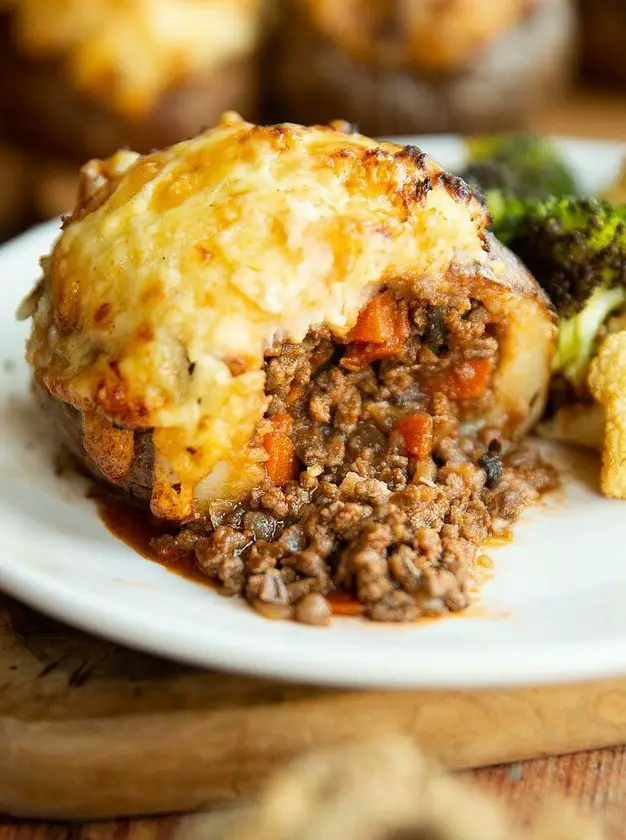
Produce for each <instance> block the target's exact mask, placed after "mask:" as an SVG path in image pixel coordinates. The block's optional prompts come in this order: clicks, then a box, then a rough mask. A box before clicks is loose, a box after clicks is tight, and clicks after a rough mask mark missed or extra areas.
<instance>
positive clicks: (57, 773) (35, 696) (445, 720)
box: [0, 599, 626, 819]
mask: <svg viewBox="0 0 626 840" xmlns="http://www.w3.org/2000/svg"><path fill="white" fill-rule="evenodd" d="M387 732H400V733H403V734H408V735H410V736H411V737H413V738H415V740H416V741H417V742H419V743H420V744H421V745H422V747H423V748H424V749H425V750H426V751H427V752H429V753H430V754H432V755H434V756H436V757H438V758H439V759H440V760H441V761H443V762H444V763H445V764H447V765H448V766H450V767H454V768H461V767H479V766H483V765H487V764H493V763H499V762H504V761H513V760H518V759H523V758H530V757H534V756H540V755H541V756H545V755H551V754H557V753H562V752H568V751H574V750H580V749H589V748H592V747H602V746H609V745H614V744H618V743H623V742H626V680H623V679H622V680H610V681H604V682H601V683H596V684H592V685H585V686H570V687H558V688H549V689H545V688H544V689H525V690H515V691H486V692H415V691H405V692H384V691H375V692H363V691H346V690H329V689H320V688H312V687H307V686H302V685H288V684H281V683H278V682H272V681H268V680H260V679H251V678H246V677H238V676H234V675H227V674H221V673H217V672H210V671H200V670H196V669H192V668H186V667H184V666H181V665H175V664H172V663H169V662H165V661H162V660H159V659H156V658H153V657H149V656H144V655H142V654H139V653H135V652H133V651H130V650H127V649H125V648H122V647H120V646H118V645H115V644H112V643H110V642H105V641H102V640H99V639H96V638H93V637H90V636H87V635H85V634H83V633H79V632H78V631H75V630H71V629H69V628H67V627H65V626H63V625H61V624H58V623H57V622H54V621H51V620H49V619H47V618H44V617H42V616H40V615H38V614H36V613H34V612H32V611H31V610H29V609H27V608H25V607H23V606H21V605H20V604H17V603H16V602H14V601H11V600H8V599H5V600H2V601H1V602H0V812H6V813H10V814H14V815H20V816H35V817H47V818H64V819H67V818H91V817H112V816H122V815H130V814H147V813H163V812H171V811H185V810H192V809H200V808H207V807H209V806H211V805H214V804H215V803H216V802H218V801H223V800H225V799H229V798H232V797H237V796H240V795H241V794H244V793H247V792H250V791H252V790H254V789H255V787H256V786H258V785H259V783H260V782H262V781H263V780H264V779H265V778H266V777H267V775H268V774H269V773H270V772H271V771H272V770H274V769H275V768H276V767H278V766H279V765H282V764H283V763H284V762H285V761H286V760H288V759H290V758H292V757H294V756H296V755H297V754H299V753H302V752H303V751H305V750H307V749H310V748H312V747H321V746H330V745H333V746H334V745H340V744H345V743H348V742H354V741H358V740H363V739H365V738H368V737H371V736H373V735H377V734H380V733H383V734H384V733H387Z"/></svg>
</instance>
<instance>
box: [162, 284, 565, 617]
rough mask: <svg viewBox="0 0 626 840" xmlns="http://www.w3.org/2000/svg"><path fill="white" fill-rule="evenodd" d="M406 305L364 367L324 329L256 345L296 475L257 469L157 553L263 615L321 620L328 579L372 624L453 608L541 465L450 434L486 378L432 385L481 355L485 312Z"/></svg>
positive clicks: (484, 440) (488, 338)
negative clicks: (388, 339)
mask: <svg viewBox="0 0 626 840" xmlns="http://www.w3.org/2000/svg"><path fill="white" fill-rule="evenodd" d="M403 305H407V304H403ZM408 308H409V311H408V314H409V317H410V323H411V333H410V337H409V340H408V342H407V343H406V346H405V347H404V349H403V350H402V351H401V352H400V353H399V354H398V355H396V356H395V357H394V358H391V359H384V360H381V361H377V362H374V363H372V364H371V365H369V366H367V367H366V368H364V369H363V370H351V369H349V368H348V367H346V366H344V365H343V364H342V359H343V353H344V351H345V346H344V345H338V344H337V343H336V342H335V341H333V339H332V337H331V334H330V332H329V331H328V330H327V329H325V328H320V329H315V330H312V331H311V332H310V333H309V335H308V336H307V337H306V338H305V340H304V341H303V342H302V343H301V344H293V343H290V342H283V343H282V344H277V345H276V346H274V347H272V348H271V349H270V350H269V351H268V352H267V353H266V365H265V370H266V393H267V394H268V396H269V397H270V403H269V407H268V411H267V416H268V417H270V418H271V417H272V416H274V415H285V414H288V415H289V416H290V418H291V421H292V431H291V439H292V441H293V444H294V446H295V451H296V454H297V457H298V460H299V462H300V465H301V472H300V475H299V478H298V479H297V480H293V481H288V482H287V483H286V484H285V485H284V486H282V487H277V486H274V485H272V484H271V483H270V482H269V481H266V482H265V483H264V484H263V485H261V486H260V487H258V488H257V489H255V490H254V492H253V493H252V494H251V496H250V498H249V499H248V500H247V502H246V504H245V505H240V506H238V507H236V508H235V509H233V510H231V511H229V512H228V513H227V514H225V515H223V514H222V515H221V516H219V517H218V520H219V521H216V520H215V518H214V520H213V521H212V522H211V523H206V524H205V525H199V524H198V523H194V524H193V525H192V526H189V527H184V528H182V529H181V530H180V531H179V533H178V534H175V535H166V536H161V537H158V538H156V539H155V540H154V541H153V547H154V548H155V549H156V550H157V551H158V552H159V554H160V555H161V556H162V558H163V559H164V560H166V561H168V560H171V561H173V562H176V561H177V560H178V559H180V557H181V555H184V556H186V557H189V556H193V558H194V559H195V563H196V565H197V567H198V569H200V570H201V571H202V572H203V573H205V574H206V575H207V576H208V577H210V578H211V579H213V580H214V581H216V582H217V583H219V584H220V585H221V586H222V587H223V590H224V592H225V593H226V594H229V595H243V596H244V597H245V598H246V599H247V600H248V601H249V602H250V603H251V604H252V605H253V606H254V607H255V608H257V609H258V610H259V611H260V612H261V613H262V614H264V615H266V616H269V617H273V618H291V617H293V618H295V619H297V620H300V621H305V622H308V623H317V624H323V623H326V621H327V619H328V614H329V608H328V603H327V600H326V599H327V598H328V597H329V596H330V595H331V594H332V593H333V592H335V591H337V590H342V591H346V592H349V593H352V594H353V595H354V597H355V598H356V599H358V601H359V602H360V603H361V604H362V605H363V611H364V614H365V615H366V616H367V617H369V618H371V619H373V620H375V621H412V620H414V619H416V618H418V617H420V616H440V615H443V614H445V613H446V612H456V611H459V610H463V609H464V608H465V607H466V606H467V605H468V603H469V582H470V575H471V571H472V567H473V563H474V560H475V558H476V553H477V549H478V547H479V546H480V545H481V544H483V543H484V542H485V541H486V540H487V539H488V538H489V537H490V536H491V535H492V534H493V533H494V532H498V531H501V530H503V529H505V528H506V527H507V526H508V525H509V524H510V523H511V522H512V521H513V520H515V519H516V518H517V517H518V515H519V513H520V512H521V510H522V509H523V507H524V506H525V505H527V504H528V503H529V502H532V501H533V500H535V499H536V498H537V497H538V496H539V495H540V494H541V493H543V492H545V491H546V490H548V489H551V488H552V487H553V486H554V482H555V476H554V473H553V471H552V470H551V468H549V467H547V466H546V465H544V464H542V463H541V461H540V460H538V458H537V457H536V456H535V455H534V454H533V453H532V452H531V451H530V450H529V449H528V448H524V449H511V450H509V451H508V452H506V453H505V454H501V445H500V442H499V441H498V442H493V440H492V438H491V434H492V433H491V432H490V431H489V430H488V429H483V430H482V432H479V433H476V432H474V433H473V434H471V435H469V434H468V435H465V434H464V431H463V420H464V419H465V414H466V412H467V411H468V410H471V415H472V416H474V417H476V416H481V414H482V413H483V412H484V411H486V410H487V409H488V407H489V400H490V394H489V389H487V391H486V392H485V395H484V396H482V397H481V398H480V399H478V400H476V399H474V400H467V401H461V402H460V403H457V404H455V405H453V404H451V402H450V401H449V400H448V398H447V397H446V395H445V394H444V393H443V392H441V391H440V390H437V389H436V388H435V389H434V390H433V388H432V387H431V383H433V382H437V381H438V380H440V379H441V376H442V375H445V373H446V371H448V370H449V369H450V368H451V366H454V365H458V364H459V363H462V362H463V361H467V360H470V359H476V358H491V359H492V360H493V362H494V364H495V361H496V357H497V346H498V345H497V341H496V338H495V334H494V328H493V325H492V324H490V322H489V317H488V313H487V311H486V309H485V308H484V307H483V306H481V305H480V304H477V303H475V302H473V301H469V300H468V301H465V303H464V304H462V305H460V306H459V307H456V308H453V307H435V306H420V305H418V304H410V305H408ZM464 403H465V404H464ZM420 412H428V413H429V414H430V415H431V416H432V418H433V450H432V457H430V458H427V459H425V460H416V459H415V458H412V457H409V455H408V453H407V452H406V450H405V448H404V440H403V437H402V435H401V434H400V433H399V432H398V431H397V429H395V423H396V421H397V420H398V419H400V418H403V417H406V416H409V415H412V414H416V413H420ZM313 596H314V597H313Z"/></svg>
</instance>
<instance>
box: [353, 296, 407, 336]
mask: <svg viewBox="0 0 626 840" xmlns="http://www.w3.org/2000/svg"><path fill="white" fill-rule="evenodd" d="M397 315H398V302H397V300H396V299H395V297H394V296H393V295H392V293H391V292H383V293H382V294H380V295H376V297H375V298H372V300H370V302H369V303H368V304H367V306H366V307H365V309H363V311H362V312H361V314H360V315H359V317H358V319H357V322H356V324H355V325H354V326H353V327H352V329H351V330H350V333H349V335H348V339H349V340H350V341H358V342H360V343H361V344H369V343H372V344H386V343H387V342H389V341H392V340H393V338H394V334H395V325H396V318H397Z"/></svg>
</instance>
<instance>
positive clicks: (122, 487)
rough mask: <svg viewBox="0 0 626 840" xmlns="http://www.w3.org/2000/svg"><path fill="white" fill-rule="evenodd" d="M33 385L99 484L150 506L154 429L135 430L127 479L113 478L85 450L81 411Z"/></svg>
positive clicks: (67, 442)
mask: <svg viewBox="0 0 626 840" xmlns="http://www.w3.org/2000/svg"><path fill="white" fill-rule="evenodd" d="M33 388H34V392H35V397H36V399H37V402H38V403H39V405H40V406H41V408H42V410H43V412H44V414H45V416H46V417H47V419H48V422H49V423H50V425H51V427H52V429H53V431H54V433H55V435H56V437H57V439H58V440H59V441H60V442H61V443H62V444H63V445H64V446H66V447H67V449H68V450H69V451H70V452H71V453H72V455H73V456H74V457H75V458H76V459H77V460H78V462H79V464H80V465H81V466H82V467H84V469H85V470H86V471H87V472H88V473H89V474H90V475H91V476H93V478H94V479H96V481H98V482H99V483H103V484H106V485H108V486H110V487H114V488H115V489H116V490H118V491H121V492H122V493H126V494H127V495H128V496H130V497H131V498H133V499H134V500H136V501H137V502H140V503H141V504H142V505H146V506H147V505H149V504H150V497H151V495H152V466H153V462H154V447H153V445H152V431H150V430H148V431H141V432H134V441H133V442H134V455H133V459H132V463H131V467H130V470H129V471H128V473H127V474H126V476H125V477H124V478H122V479H120V480H118V481H113V480H111V479H110V478H109V477H108V476H107V475H105V474H104V472H103V471H102V469H101V468H100V467H99V466H98V463H96V461H95V460H94V458H93V457H92V456H90V455H89V454H88V453H87V451H86V449H85V445H84V442H83V413H82V411H79V410H78V409H76V408H74V406H72V405H70V404H69V403H66V402H63V401H62V400H58V399H56V398H55V397H53V396H52V395H51V394H50V393H49V392H48V391H47V390H46V389H45V388H43V387H42V386H41V385H39V384H37V383H36V382H35V383H34V385H33Z"/></svg>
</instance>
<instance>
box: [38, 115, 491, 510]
mask: <svg viewBox="0 0 626 840" xmlns="http://www.w3.org/2000/svg"><path fill="white" fill-rule="evenodd" d="M339 128H340V127H335V128H333V127H314V128H303V127H301V126H295V125H289V124H286V125H279V126H267V127H261V126H254V125H251V124H249V123H246V122H244V121H243V120H242V119H241V118H240V117H238V116H237V115H235V114H227V115H225V116H224V117H223V118H222V121H221V124H220V125H219V126H218V127H217V128H215V129H212V130H209V131H207V132H205V133H204V134H201V135H200V136H198V137H196V138H194V139H193V140H189V141H186V142H184V143H180V144H178V145H175V146H173V147H171V148H169V149H166V150H164V151H161V152H157V153H154V154H151V155H146V156H143V157H139V156H137V155H134V154H132V153H121V154H118V155H117V156H116V157H114V158H113V159H111V161H109V162H92V163H91V164H89V165H88V167H86V170H85V173H84V182H85V183H84V188H83V192H82V195H81V197H80V200H79V203H78V206H77V208H76V210H75V212H74V213H73V215H72V216H71V217H70V218H69V219H67V220H66V222H65V226H64V231H63V233H62V235H61V237H60V239H59V241H58V242H57V244H56V246H55V248H54V250H53V252H52V254H51V256H50V257H49V258H47V260H46V261H44V278H43V280H42V282H41V283H40V285H39V287H38V289H37V290H36V291H35V293H34V295H33V297H32V299H31V306H32V309H33V310H34V312H35V314H34V325H33V332H32V335H31V338H30V341H29V347H28V357H29V361H30V362H31V364H32V365H33V367H34V369H35V373H36V376H37V378H38V380H39V382H40V383H41V384H42V385H44V386H45V387H46V388H47V389H48V390H49V392H50V393H51V394H52V395H53V396H55V397H57V398H59V399H62V400H64V401H66V402H68V403H70V404H71V405H73V406H75V407H76V408H78V409H80V410H81V411H82V412H84V413H85V416H86V417H87V418H89V417H90V416H91V415H92V414H93V413H94V412H95V413H96V414H97V415H98V416H100V417H105V418H108V421H109V422H110V423H111V424H115V427H116V431H120V427H122V428H123V429H124V430H128V432H127V434H128V435H131V434H132V431H130V430H135V429H149V428H152V429H153V430H154V432H153V442H154V448H155V468H154V490H153V495H152V509H153V511H154V512H155V513H156V514H157V515H161V516H167V517H170V518H180V519H182V518H185V517H189V516H192V515H193V513H194V511H196V510H198V509H199V508H201V507H202V504H203V503H204V502H205V501H206V499H211V498H212V497H213V496H214V495H215V494H216V492H217V489H219V496H220V497H221V498H223V497H224V496H228V495H229V494H230V495H231V496H232V497H238V496H240V495H241V494H242V493H243V492H245V490H246V489H247V488H249V487H251V486H252V485H254V484H255V483H258V482H259V481H260V477H261V476H262V474H263V461H264V460H265V459H266V453H265V451H264V450H263V448H262V447H261V446H259V445H258V444H257V443H255V441H256V440H257V439H258V435H256V437H255V432H258V431H259V428H262V418H263V415H264V411H265V407H266V397H265V394H264V373H263V354H264V350H265V349H266V348H267V347H268V346H269V345H271V343H272V341H273V340H274V339H275V338H279V339H283V338H289V339H292V340H294V341H301V340H302V339H303V338H304V336H305V335H306V333H307V331H308V330H309V328H310V327H311V326H312V325H320V324H325V325H327V326H329V327H330V328H331V329H332V330H333V331H334V332H335V334H336V335H338V336H345V334H346V333H347V332H348V331H349V329H350V328H351V327H352V326H353V325H354V323H355V321H356V318H357V316H358V313H359V311H360V310H361V308H362V307H363V305H364V303H365V301H366V300H367V299H368V298H369V297H371V296H372V295H373V294H374V293H375V292H376V291H377V290H378V289H379V288H380V286H381V284H383V283H386V284H387V285H390V286H392V287H393V286H394V285H399V284H403V286H404V288H405V289H406V288H407V287H408V289H409V291H410V290H411V289H414V290H415V291H417V290H418V289H419V287H420V284H427V283H428V282H429V278H433V279H434V280H437V279H438V278H440V277H441V276H442V275H444V274H445V273H446V272H448V270H449V269H450V268H451V266H453V265H455V264H465V265H467V264H470V265H474V264H479V263H484V261H485V250H486V249H487V248H488V245H487V240H486V239H485V233H484V231H485V226H486V223H487V221H488V219H487V217H486V214H485V211H484V209H483V207H482V206H481V205H480V203H479V202H477V200H476V199H475V198H474V197H473V196H472V195H471V194H470V193H469V191H468V189H467V187H466V186H465V184H464V183H463V182H461V181H460V180H459V179H457V178H454V177H453V176H450V175H448V174H447V173H445V172H444V171H443V170H441V168H440V167H439V166H438V165H437V164H436V163H434V162H433V161H432V160H430V159H429V158H427V157H426V156H425V155H424V154H422V153H421V152H420V151H419V150H418V149H416V148H414V147H406V148H403V147H400V146H396V145H395V144H390V143H377V142H375V141H373V140H369V139H367V138H365V137H362V136H359V135H357V134H349V135H348V134H345V133H343V132H342V131H341V130H339ZM260 424H261V426H260ZM87 425H88V428H91V426H90V425H89V424H87ZM97 430H98V434H101V429H100V427H99V425H97ZM118 438H119V435H118ZM113 448H114V449H115V450H116V451H118V450H119V451H120V452H126V454H127V445H126V444H125V442H124V441H123V440H121V439H117V440H116V442H115V447H113Z"/></svg>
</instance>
